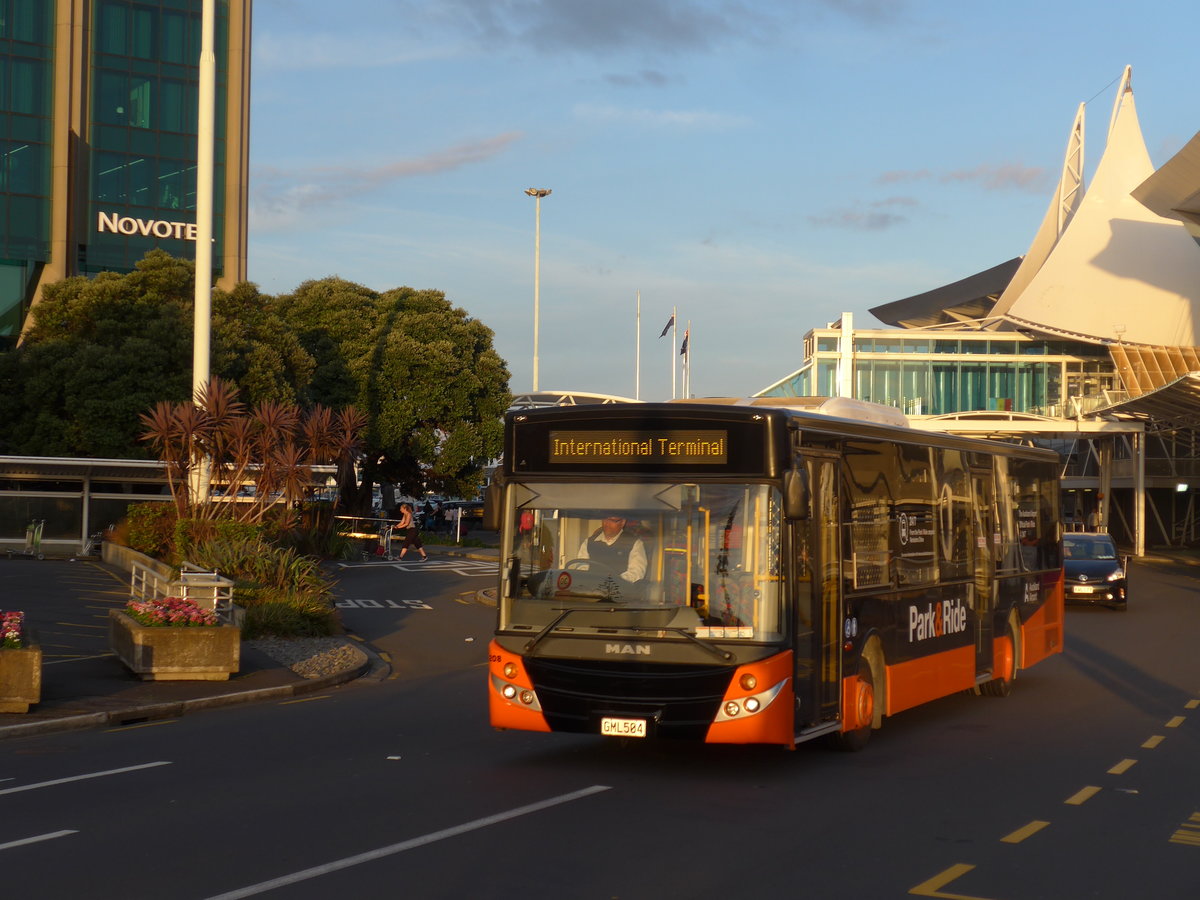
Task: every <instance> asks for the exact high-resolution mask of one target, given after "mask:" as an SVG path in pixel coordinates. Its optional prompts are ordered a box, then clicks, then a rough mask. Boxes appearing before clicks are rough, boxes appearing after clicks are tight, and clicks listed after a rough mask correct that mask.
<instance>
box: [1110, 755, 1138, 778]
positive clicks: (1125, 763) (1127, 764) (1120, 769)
mask: <svg viewBox="0 0 1200 900" xmlns="http://www.w3.org/2000/svg"><path fill="white" fill-rule="evenodd" d="M1136 765H1137V760H1136V759H1123V760H1121V761H1120V762H1119V763H1117V764H1116V765H1115V766H1113V767H1112V768H1111V769H1109V770H1108V774H1109V775H1124V774H1125V773H1126V772H1128V771H1129V770H1130V769H1132V768H1133V767H1134V766H1136Z"/></svg>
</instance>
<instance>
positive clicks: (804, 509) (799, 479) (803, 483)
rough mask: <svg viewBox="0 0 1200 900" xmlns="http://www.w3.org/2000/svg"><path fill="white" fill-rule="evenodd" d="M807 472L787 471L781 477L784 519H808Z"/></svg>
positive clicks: (805, 470) (801, 470)
mask: <svg viewBox="0 0 1200 900" xmlns="http://www.w3.org/2000/svg"><path fill="white" fill-rule="evenodd" d="M809 500H810V497H809V490H808V470H807V469H804V468H800V469H789V470H788V471H787V472H786V473H785V474H784V476H783V515H784V518H786V519H792V520H804V519H807V518H808V507H809Z"/></svg>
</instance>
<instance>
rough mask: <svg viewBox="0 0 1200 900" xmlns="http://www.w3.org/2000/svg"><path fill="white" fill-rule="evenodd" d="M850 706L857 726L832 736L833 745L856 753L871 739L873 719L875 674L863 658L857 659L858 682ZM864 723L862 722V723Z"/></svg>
mask: <svg viewBox="0 0 1200 900" xmlns="http://www.w3.org/2000/svg"><path fill="white" fill-rule="evenodd" d="M855 690H856V692H857V693H856V695H855V697H854V698H853V704H852V708H853V709H854V710H855V718H856V719H857V721H858V723H859V727H858V728H855V729H854V730H852V731H840V732H838V733H837V734H835V735H834V736H833V738H834V746H836V747H837V748H838V749H839V750H846V751H848V752H851V753H856V752H858V751H859V750H861V749H863V748H864V747H865V746H867V741H869V740H870V739H871V726H872V724H873V722H874V720H875V676H874V674H873V673H872V671H871V663H870V662H869V661H868V660H866V659H865V658H860V659H859V661H858V683H857V685H856V686H855ZM864 722H865V723H866V724H862V723H864Z"/></svg>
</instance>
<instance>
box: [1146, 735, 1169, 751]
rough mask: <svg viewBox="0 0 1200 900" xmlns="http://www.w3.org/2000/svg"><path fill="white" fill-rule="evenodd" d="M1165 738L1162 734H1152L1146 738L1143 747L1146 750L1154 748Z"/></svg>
mask: <svg viewBox="0 0 1200 900" xmlns="http://www.w3.org/2000/svg"><path fill="white" fill-rule="evenodd" d="M1165 740H1166V738H1165V737H1163V736H1162V735H1161V734H1152V735H1150V737H1148V738H1146V743H1144V744H1142V747H1143V748H1144V749H1146V750H1153V749H1154V748H1155V747H1157V746H1158V745H1159V744H1161V743H1162V742H1163V741H1165Z"/></svg>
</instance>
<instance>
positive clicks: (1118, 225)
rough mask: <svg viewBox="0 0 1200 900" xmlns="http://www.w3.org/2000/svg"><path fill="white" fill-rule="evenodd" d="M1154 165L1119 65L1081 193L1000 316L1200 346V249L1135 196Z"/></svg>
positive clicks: (1019, 322)
mask: <svg viewBox="0 0 1200 900" xmlns="http://www.w3.org/2000/svg"><path fill="white" fill-rule="evenodd" d="M1153 171H1154V167H1153V165H1152V164H1151V162H1150V156H1149V154H1148V153H1147V152H1146V144H1145V141H1144V140H1143V138H1142V132H1141V127H1140V126H1139V124H1138V118H1137V110H1136V108H1135V106H1134V100H1133V88H1132V86H1131V84H1130V69H1129V68H1128V67H1126V69H1125V73H1124V76H1123V77H1122V79H1121V86H1120V88H1119V89H1118V93H1117V100H1116V103H1115V104H1114V108H1113V115H1112V119H1111V121H1110V124H1109V132H1108V142H1107V146H1106V147H1105V151H1104V155H1103V157H1102V158H1101V160H1100V163H1099V165H1098V166H1097V168H1096V174H1095V176H1094V177H1093V179H1092V182H1091V184H1090V185H1089V186H1088V189H1087V193H1086V194H1085V195H1084V197H1083V200H1082V202H1080V204H1079V207H1078V209H1077V210H1076V211H1075V214H1074V217H1073V218H1072V219H1071V221H1070V222H1069V223H1068V224H1067V226H1066V229H1065V230H1064V231H1063V233H1062V235H1061V236H1060V237H1059V239H1058V242H1057V243H1056V244H1055V245H1054V246H1053V249H1051V250H1050V252H1049V254H1048V255H1047V256H1046V259H1045V262H1044V263H1043V264H1042V265H1041V267H1040V268H1039V269H1038V270H1037V272H1036V273H1035V274H1034V275H1033V277H1032V278H1031V279H1030V280H1029V283H1028V284H1027V285H1026V286H1025V287H1024V289H1023V290H1021V291H1020V293H1019V294H1018V295H1017V296H1015V297H1014V298H1013V299H1012V302H1011V304H1009V305H1008V306H1007V309H1004V310H1000V311H999V312H1000V313H1001V315H1002V316H1003V318H1004V319H1005V320H1006V321H1008V322H1010V323H1012V324H1013V325H1015V326H1018V327H1021V328H1028V329H1031V330H1035V331H1038V332H1042V333H1046V334H1051V335H1062V336H1065V337H1069V338H1071V339H1073V340H1082V341H1092V342H1095V343H1105V344H1107V343H1110V342H1112V343H1120V342H1127V343H1132V344H1142V345H1147V346H1155V347H1193V346H1197V345H1200V314H1198V313H1200V310H1198V309H1197V307H1198V306H1200V247H1197V245H1196V242H1195V241H1194V240H1192V238H1191V235H1189V234H1188V232H1187V230H1186V229H1185V228H1184V227H1183V225H1182V224H1181V223H1180V222H1179V221H1178V220H1176V219H1168V218H1164V217H1163V216H1160V215H1159V214H1157V213H1156V212H1154V211H1152V210H1151V209H1149V208H1147V207H1146V206H1144V205H1143V204H1141V203H1140V202H1138V200H1136V199H1134V197H1133V196H1132V192H1133V191H1134V189H1135V188H1137V187H1138V186H1139V185H1141V184H1142V183H1143V182H1145V181H1146V179H1147V178H1149V176H1150V174H1151V173H1152V172H1153Z"/></svg>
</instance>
